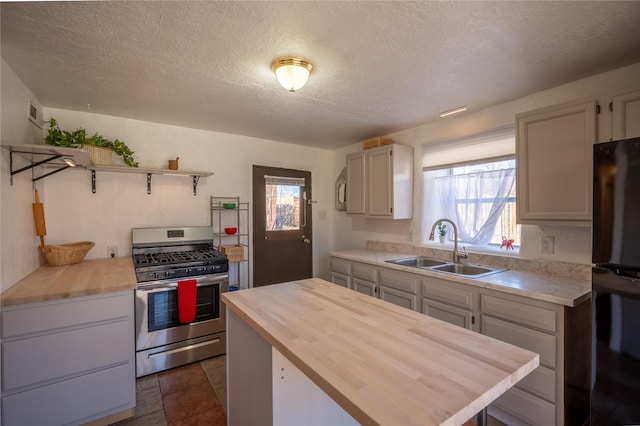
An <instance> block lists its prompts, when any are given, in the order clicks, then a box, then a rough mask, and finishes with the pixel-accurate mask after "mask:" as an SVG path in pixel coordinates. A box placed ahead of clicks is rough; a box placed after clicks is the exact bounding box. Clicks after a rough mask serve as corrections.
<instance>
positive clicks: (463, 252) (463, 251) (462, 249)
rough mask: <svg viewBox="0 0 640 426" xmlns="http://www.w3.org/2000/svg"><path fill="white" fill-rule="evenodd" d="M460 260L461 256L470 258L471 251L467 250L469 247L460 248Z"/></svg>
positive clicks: (458, 255)
mask: <svg viewBox="0 0 640 426" xmlns="http://www.w3.org/2000/svg"><path fill="white" fill-rule="evenodd" d="M457 257H458V261H460V258H462V259H468V258H469V252H468V251H467V248H466V247H464V246H462V247H460V250H458V254H457Z"/></svg>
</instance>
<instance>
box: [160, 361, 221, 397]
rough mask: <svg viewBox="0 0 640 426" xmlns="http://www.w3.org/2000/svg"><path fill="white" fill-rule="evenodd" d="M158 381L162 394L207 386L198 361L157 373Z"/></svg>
mask: <svg viewBox="0 0 640 426" xmlns="http://www.w3.org/2000/svg"><path fill="white" fill-rule="evenodd" d="M158 383H159V384H160V391H161V392H162V395H163V396H164V395H168V394H170V393H173V392H180V393H188V392H190V391H191V389H193V388H197V387H200V386H209V381H208V380H207V376H206V375H205V374H204V371H203V370H202V367H201V366H200V363H198V362H195V363H193V364H189V365H185V366H183V367H179V368H174V369H172V370H168V371H163V372H161V373H158Z"/></svg>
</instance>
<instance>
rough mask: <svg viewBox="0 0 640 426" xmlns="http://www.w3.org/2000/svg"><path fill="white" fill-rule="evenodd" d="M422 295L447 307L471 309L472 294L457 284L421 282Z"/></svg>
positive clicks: (436, 281) (437, 281)
mask: <svg viewBox="0 0 640 426" xmlns="http://www.w3.org/2000/svg"><path fill="white" fill-rule="evenodd" d="M422 295H423V296H427V297H428V298H429V299H433V300H438V301H440V302H444V303H447V304H449V305H454V306H459V307H461V308H466V309H473V292H471V291H469V290H466V289H464V288H462V287H461V285H460V284H457V283H449V282H447V281H440V280H438V279H429V280H423V281H422Z"/></svg>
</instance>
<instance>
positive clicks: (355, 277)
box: [351, 262, 378, 297]
mask: <svg viewBox="0 0 640 426" xmlns="http://www.w3.org/2000/svg"><path fill="white" fill-rule="evenodd" d="M351 274H352V277H351V284H352V289H353V290H355V291H358V292H360V293H363V294H367V295H369V296H373V297H376V295H377V293H378V268H376V267H375V266H372V265H367V264H365V263H357V262H354V263H353V264H352V265H351Z"/></svg>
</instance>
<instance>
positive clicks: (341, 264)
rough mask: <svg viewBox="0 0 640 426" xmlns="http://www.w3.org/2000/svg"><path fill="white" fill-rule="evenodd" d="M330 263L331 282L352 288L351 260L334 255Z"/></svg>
mask: <svg viewBox="0 0 640 426" xmlns="http://www.w3.org/2000/svg"><path fill="white" fill-rule="evenodd" d="M330 264H331V282H332V283H334V284H338V285H341V286H343V287H346V288H351V262H349V261H347V260H344V259H339V258H337V257H332V258H331V261H330Z"/></svg>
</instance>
